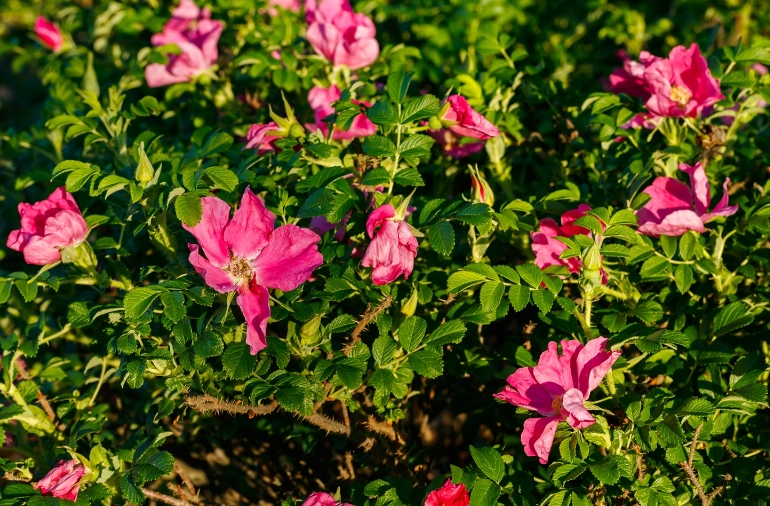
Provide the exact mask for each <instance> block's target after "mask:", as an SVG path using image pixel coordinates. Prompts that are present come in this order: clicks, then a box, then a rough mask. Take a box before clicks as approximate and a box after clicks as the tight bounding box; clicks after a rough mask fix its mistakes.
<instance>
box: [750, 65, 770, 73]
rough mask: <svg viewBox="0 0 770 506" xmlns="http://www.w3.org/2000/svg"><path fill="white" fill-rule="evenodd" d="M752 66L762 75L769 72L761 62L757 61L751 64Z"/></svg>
mask: <svg viewBox="0 0 770 506" xmlns="http://www.w3.org/2000/svg"><path fill="white" fill-rule="evenodd" d="M751 68H752V69H754V70H755V71H756V72H757V74H759V75H761V76H763V75H765V74H767V67H766V66H764V65H762V64H761V63H755V64H754V65H752V66H751Z"/></svg>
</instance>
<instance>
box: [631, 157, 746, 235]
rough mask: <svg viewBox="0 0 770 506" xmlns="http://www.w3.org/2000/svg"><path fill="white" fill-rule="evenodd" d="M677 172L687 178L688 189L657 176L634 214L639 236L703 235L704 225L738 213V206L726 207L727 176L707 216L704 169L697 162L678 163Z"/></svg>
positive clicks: (708, 196)
mask: <svg viewBox="0 0 770 506" xmlns="http://www.w3.org/2000/svg"><path fill="white" fill-rule="evenodd" d="M679 170H681V171H683V172H686V173H687V174H688V175H689V176H690V186H689V187H688V186H687V185H686V184H684V183H683V182H681V181H679V180H678V179H674V178H672V177H665V176H660V177H658V178H656V179H655V181H653V182H652V185H651V186H648V187H647V188H646V189H645V190H644V193H646V194H647V195H649V196H650V200H649V201H648V202H647V204H645V205H644V207H643V208H641V209H639V210H638V211H636V217H637V219H638V220H639V229H638V230H639V233H642V234H644V235H650V236H653V237H658V236H661V235H669V236H679V235H682V234H684V233H685V232H687V231H688V230H694V231H696V232H704V231H705V230H706V228H705V227H704V226H703V225H704V224H705V223H708V222H709V221H711V220H713V219H714V218H716V217H717V216H732V215H733V214H735V213H736V212H738V206H728V205H727V203H728V202H727V201H728V198H729V196H728V194H727V185H728V184H729V183H730V178H729V177H728V178H725V182H724V183H723V184H722V189H723V190H724V193H723V194H722V198H721V199H720V200H719V202H718V203H717V205H716V207H715V208H714V209H713V210H712V211H711V212H710V213H709V212H708V207H709V205H710V204H711V187H710V186H709V181H708V178H707V177H706V171H705V170H703V166H702V165H701V164H700V163H696V164H695V165H694V166H690V165H687V164H686V163H680V164H679Z"/></svg>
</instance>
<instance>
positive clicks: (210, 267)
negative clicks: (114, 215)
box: [183, 188, 323, 355]
mask: <svg viewBox="0 0 770 506" xmlns="http://www.w3.org/2000/svg"><path fill="white" fill-rule="evenodd" d="M202 200H203V217H202V218H201V221H200V223H198V224H197V225H195V226H194V227H189V226H187V225H184V224H183V227H184V228H185V230H187V231H188V232H190V233H191V234H192V235H193V236H195V238H196V239H197V240H198V244H188V245H187V246H188V247H189V248H190V263H191V264H192V265H193V267H194V268H195V270H196V271H197V272H198V274H200V275H201V276H202V277H203V279H204V280H205V281H206V284H207V285H208V286H210V287H211V288H213V289H214V290H216V291H218V292H219V293H228V292H232V291H234V290H237V291H238V298H237V300H236V302H237V303H238V306H240V308H241V311H242V312H243V316H244V317H245V318H246V328H247V333H246V342H247V343H248V344H249V346H250V347H251V353H252V354H254V355H256V354H257V353H258V352H259V350H261V349H262V348H264V347H265V346H266V344H267V340H266V335H265V332H266V330H267V320H268V318H269V317H270V304H269V300H270V298H269V295H268V292H267V289H268V288H276V289H278V290H283V291H284V292H288V291H290V290H294V289H295V288H297V287H298V286H299V285H301V284H302V283H304V282H305V281H307V279H308V278H309V277H310V274H311V273H312V272H313V270H314V269H315V268H316V267H318V266H320V265H321V264H322V263H323V256H321V254H320V253H319V252H318V246H317V244H318V242H319V241H320V240H321V238H320V237H318V235H317V234H316V233H315V232H312V231H310V230H308V229H306V228H300V227H298V226H296V225H291V224H289V225H282V226H280V227H278V228H276V229H275V230H274V229H273V227H274V222H275V216H274V215H273V213H271V212H270V211H268V210H267V209H266V208H265V205H264V204H263V203H262V200H261V199H260V198H259V197H257V196H256V195H254V193H252V191H251V190H250V189H249V188H247V189H246V191H245V192H244V194H243V197H242V199H241V205H240V207H239V208H238V210H237V211H235V213H234V214H233V217H232V219H231V218H230V206H229V205H228V204H227V203H226V202H225V201H223V200H221V199H219V198H217V197H203V199H202ZM201 248H202V250H203V252H204V253H205V254H206V258H204V257H203V256H201V254H200V252H199V251H200V249H201Z"/></svg>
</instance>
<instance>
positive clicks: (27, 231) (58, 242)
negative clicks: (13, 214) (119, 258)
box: [6, 187, 88, 265]
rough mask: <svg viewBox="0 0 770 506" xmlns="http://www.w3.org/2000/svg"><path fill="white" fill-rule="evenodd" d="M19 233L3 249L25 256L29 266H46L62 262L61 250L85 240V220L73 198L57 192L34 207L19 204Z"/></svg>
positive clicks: (14, 233)
mask: <svg viewBox="0 0 770 506" xmlns="http://www.w3.org/2000/svg"><path fill="white" fill-rule="evenodd" d="M19 216H21V229H19V230H14V231H12V232H11V234H10V235H9V236H8V242H7V243H6V245H7V246H8V247H9V248H11V249H12V250H14V251H19V252H21V253H23V254H24V261H25V262H27V263H28V264H30V265H48V264H52V263H55V262H58V261H59V260H61V250H63V249H65V248H70V247H77V246H79V245H80V244H81V243H82V242H83V241H85V240H86V237H87V236H88V226H87V225H86V220H84V219H83V215H82V214H81V213H80V209H78V205H77V203H76V202H75V199H74V198H73V197H72V194H70V193H68V192H67V191H66V190H65V189H64V187H61V188H57V189H56V190H54V192H53V193H52V194H51V195H50V196H49V197H48V198H47V199H46V200H42V201H40V202H37V203H36V204H27V203H26V202H22V203H21V204H19Z"/></svg>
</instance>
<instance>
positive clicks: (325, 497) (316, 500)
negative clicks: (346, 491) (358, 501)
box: [302, 492, 353, 506]
mask: <svg viewBox="0 0 770 506" xmlns="http://www.w3.org/2000/svg"><path fill="white" fill-rule="evenodd" d="M302 506H353V505H352V504H348V503H343V502H337V500H336V499H335V498H334V496H333V495H331V494H328V493H326V492H315V493H312V494H310V495H309V496H308V498H307V499H305V502H303V503H302Z"/></svg>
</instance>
